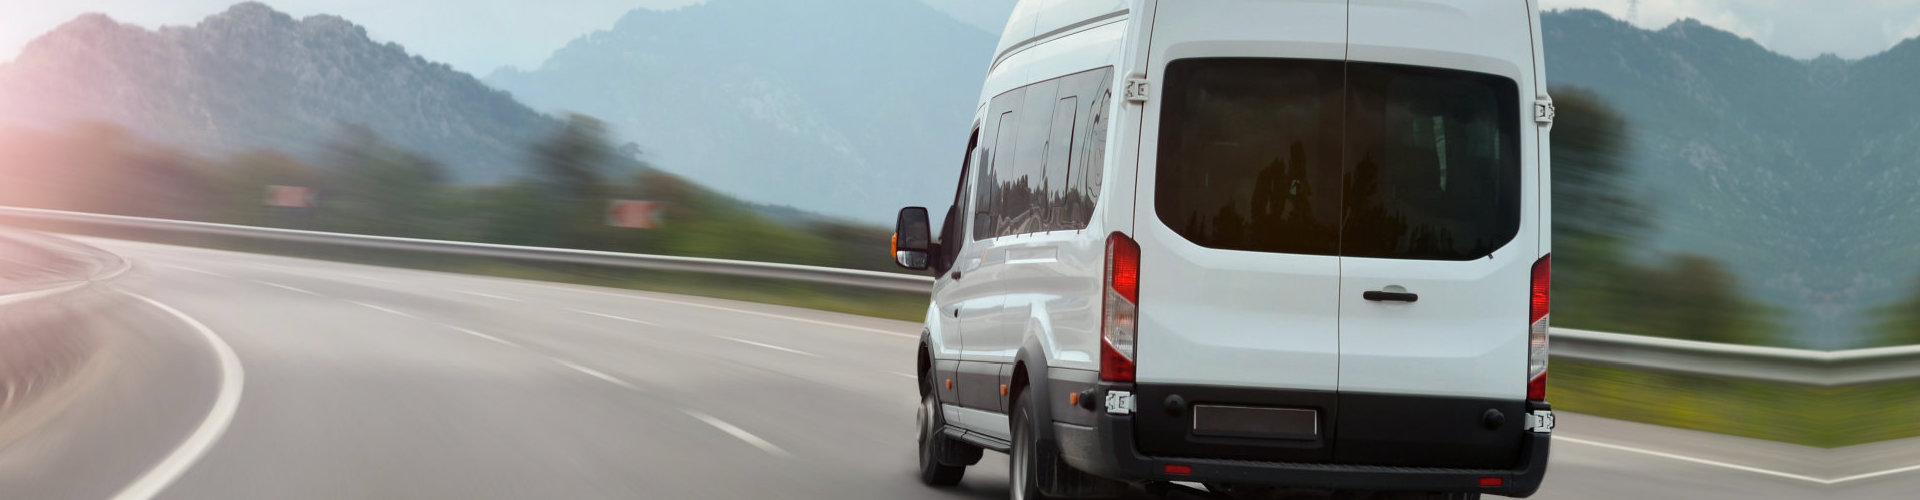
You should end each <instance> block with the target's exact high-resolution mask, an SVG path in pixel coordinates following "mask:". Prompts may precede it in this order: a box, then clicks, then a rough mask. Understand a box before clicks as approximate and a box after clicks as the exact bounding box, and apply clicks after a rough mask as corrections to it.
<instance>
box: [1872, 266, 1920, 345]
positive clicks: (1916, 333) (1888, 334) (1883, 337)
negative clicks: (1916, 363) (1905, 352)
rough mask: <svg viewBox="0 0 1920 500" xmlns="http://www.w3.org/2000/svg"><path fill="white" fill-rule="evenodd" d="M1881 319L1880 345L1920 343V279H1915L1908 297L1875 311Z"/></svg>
mask: <svg viewBox="0 0 1920 500" xmlns="http://www.w3.org/2000/svg"><path fill="white" fill-rule="evenodd" d="M1873 316H1874V317H1875V318H1877V319H1878V320H1879V325H1877V326H1879V328H1878V329H1877V330H1876V332H1877V333H1878V334H1879V338H1878V339H1876V340H1878V343H1879V344H1880V345H1912V344H1920V280H1915V281H1914V283H1913V286H1912V288H1911V289H1910V291H1909V292H1908V294H1907V296H1906V297H1903V298H1901V299H1900V300H1899V301H1897V302H1894V303H1892V304H1887V305H1885V306H1881V307H1880V308H1877V309H1875V310H1874V311H1873Z"/></svg>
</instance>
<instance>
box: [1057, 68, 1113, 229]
mask: <svg viewBox="0 0 1920 500" xmlns="http://www.w3.org/2000/svg"><path fill="white" fill-rule="evenodd" d="M1090 76H1091V78H1090V79H1089V81H1088V82H1087V84H1086V87H1087V90H1086V92H1085V93H1084V94H1081V95H1084V96H1088V97H1089V99H1088V100H1089V101H1092V104H1089V105H1088V106H1087V108H1088V109H1087V112H1086V113H1085V114H1086V115H1088V117H1087V125H1086V126H1085V127H1080V130H1081V131H1082V134H1084V135H1082V136H1081V139H1080V140H1079V141H1077V142H1078V144H1079V151H1078V152H1076V153H1075V154H1076V155H1077V156H1078V157H1079V159H1078V160H1076V161H1074V162H1073V164H1074V169H1073V171H1072V172H1071V174H1070V177H1071V178H1072V180H1071V181H1070V182H1069V185H1070V186H1072V187H1071V188H1069V190H1068V192H1067V201H1066V203H1067V211H1068V212H1069V213H1070V214H1071V215H1069V216H1068V218H1069V219H1070V220H1071V222H1072V225H1073V229H1085V228H1086V227H1087V223H1088V222H1089V221H1091V220H1093V206H1094V204H1095V203H1096V202H1098V201H1099V199H1100V176H1101V174H1102V173H1103V172H1104V171H1105V170H1106V167H1107V106H1108V104H1109V103H1110V102H1111V99H1112V98H1113V70H1112V69H1104V70H1100V71H1096V72H1092V73H1091V74H1090Z"/></svg>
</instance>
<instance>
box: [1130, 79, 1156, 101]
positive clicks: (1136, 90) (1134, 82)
mask: <svg viewBox="0 0 1920 500" xmlns="http://www.w3.org/2000/svg"><path fill="white" fill-rule="evenodd" d="M1151 91H1152V87H1151V86H1149V85H1148V84H1147V77H1144V76H1130V77H1127V87H1126V93H1127V102H1131V103H1136V104H1137V103H1144V102H1147V95H1148V94H1149V93H1151Z"/></svg>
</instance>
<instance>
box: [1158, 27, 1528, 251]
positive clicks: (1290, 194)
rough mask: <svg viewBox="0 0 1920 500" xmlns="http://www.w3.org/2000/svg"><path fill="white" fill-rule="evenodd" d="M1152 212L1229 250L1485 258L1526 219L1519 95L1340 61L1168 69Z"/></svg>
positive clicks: (1501, 81)
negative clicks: (1521, 207)
mask: <svg viewBox="0 0 1920 500" xmlns="http://www.w3.org/2000/svg"><path fill="white" fill-rule="evenodd" d="M1162 88H1164V89H1165V90H1164V91H1163V93H1164V94H1165V95H1166V101H1165V102H1164V103H1163V105H1162V106H1163V107H1162V111H1161V116H1162V118H1161V124H1160V151H1159V155H1158V157H1157V161H1158V166H1157V173H1156V175H1155V182H1156V184H1157V185H1158V188H1157V192H1156V193H1155V196H1154V210H1155V211H1156V212H1158V214H1159V217H1160V220H1161V221H1162V222H1164V223H1166V224H1167V226H1168V227H1171V228H1173V229H1174V230H1175V231H1177V232H1179V233H1180V234H1181V235H1182V236H1185V237H1186V238H1187V239H1188V240H1191V241H1193V242H1194V243H1197V244H1200V245H1203V246H1207V247H1212V248H1221V249H1229V250H1249V251H1261V252H1282V253H1296V254H1312V255H1345V256H1352V257H1378V258H1402V259H1427V260H1468V259H1476V258H1480V257H1484V256H1486V255H1487V254H1489V253H1491V252H1492V251H1493V250H1494V249H1496V248H1499V247H1500V246H1501V245H1504V244H1506V242H1508V241H1511V240H1512V239H1513V236H1514V234H1516V233H1517V232H1518V230H1519V224H1520V210H1519V198H1520V153H1519V141H1518V137H1519V119H1518V116H1519V107H1518V106H1519V105H1518V91H1517V87H1516V86H1515V84H1514V83H1513V81H1512V80H1510V79H1506V78H1501V77H1497V76H1492V75H1485V74H1479V73H1470V72H1463V71H1451V70H1439V69H1432V68H1420V67H1413V66H1397V65H1387V64H1374V63H1345V62H1341V61H1315V60H1289V59H1186V60H1179V61H1174V62H1172V63H1170V64H1168V65H1167V70H1166V83H1165V84H1164V85H1163V86H1162Z"/></svg>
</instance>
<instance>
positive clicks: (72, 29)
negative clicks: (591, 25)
mask: <svg viewBox="0 0 1920 500" xmlns="http://www.w3.org/2000/svg"><path fill="white" fill-rule="evenodd" d="M92 121H104V122H112V123H118V124H121V125H122V126H125V127H127V128H128V129H130V130H132V131H134V132H135V133H138V134H140V135H142V136H144V137H147V138H148V139H152V140H157V141H159V142H162V143H165V144H168V145H171V146H177V147H184V148H188V149H194V150H199V151H203V152H209V153H222V152H227V151H233V150H238V149H251V148H272V149H279V150H282V151H286V152H288V153H292V154H295V155H296V156H304V157H308V158H312V157H315V156H317V155H319V154H320V153H321V150H320V148H321V145H322V144H324V143H325V141H326V140H327V139H328V138H329V137H333V136H334V135H335V134H338V133H339V130H340V128H341V126H342V125H343V124H360V125H364V126H366V127H368V128H370V129H372V130H374V131H375V132H377V133H379V134H380V135H382V136H384V137H386V138H387V139H389V140H390V141H392V142H394V143H395V144H398V145H400V146H401V147H404V148H407V149H411V150H415V151H419V152H421V153H424V154H426V155H428V156H430V157H433V158H435V159H437V160H439V161H441V162H443V163H446V164H447V166H448V167H449V170H450V171H451V172H453V173H454V175H455V177H457V178H458V179H460V180H463V181H500V180H505V179H507V178H511V177H514V176H517V175H518V172H519V170H520V163H521V162H523V161H524V159H525V155H524V153H523V151H522V150H521V148H523V147H524V146H525V145H526V144H530V143H531V142H532V141H533V140H534V139H535V138H536V137H538V136H540V135H542V134H544V133H545V131H546V130H548V129H549V128H550V127H552V126H553V125H554V122H553V121H552V120H551V119H549V118H546V117H544V116H541V115H540V114H538V113H535V112H534V111H532V110H531V109H528V108H526V107H525V106H522V105H520V104H519V103H518V102H515V101H514V100H513V99H512V97H511V96H507V95H505V94H504V93H501V92H499V91H495V90H493V89H491V88H488V87H486V86H485V85H483V84H481V83H480V82H479V81H478V80H476V79H474V78H473V77H472V76H469V75H466V74H464V73H460V72H457V71H453V70H452V69H451V68H449V67H447V66H446V65H445V64H440V63H434V62H429V61H426V60H425V59H422V58H420V57H418V56H413V55H410V54H408V53H407V52H406V51H405V50H404V49H403V48H401V47H400V46H399V45H397V44H391V43H388V44H381V43H377V42H374V41H373V40H371V39H369V38H368V37H367V35H366V30H365V29H363V28H361V27H360V26H358V25H356V24H353V23H351V22H348V21H346V20H345V19H342V18H340V17H337V16H328V15H318V16H309V17H307V18H305V19H301V20H295V19H294V18H293V17H292V16H289V15H287V14H285V13H282V12H279V11H276V10H274V9H272V8H271V7H268V6H266V5H264V4H260V3H255V2H248V3H242V4H238V5H235V6H233V7H232V8H229V9H227V10H226V11H224V12H221V13H219V14H215V15H212V16H209V17H207V18H205V19H204V20H202V21H201V22H199V23H197V24H195V25H193V26H190V27H168V28H164V29H162V30H161V31H160V32H159V33H155V32H153V31H148V30H145V29H143V28H140V27H137V26H131V25H122V24H118V23H115V22H113V21H112V20H111V19H108V18H106V17H105V16H99V15H87V16H82V17H81V18H79V19H76V20H75V21H73V22H70V23H68V24H67V25H65V26H62V27H61V28H60V29H58V30H55V31H54V32H52V33H49V34H47V35H45V36H43V37H42V38H41V39H40V40H37V41H35V42H34V43H31V44H28V45H27V47H26V48H25V49H24V50H23V51H22V53H21V55H20V57H19V58H17V59H16V61H15V63H14V64H11V65H7V66H0V122H11V123H16V124H24V125H31V126H36V127H40V128H62V127H70V126H72V125H73V124H76V123H83V122H92Z"/></svg>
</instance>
